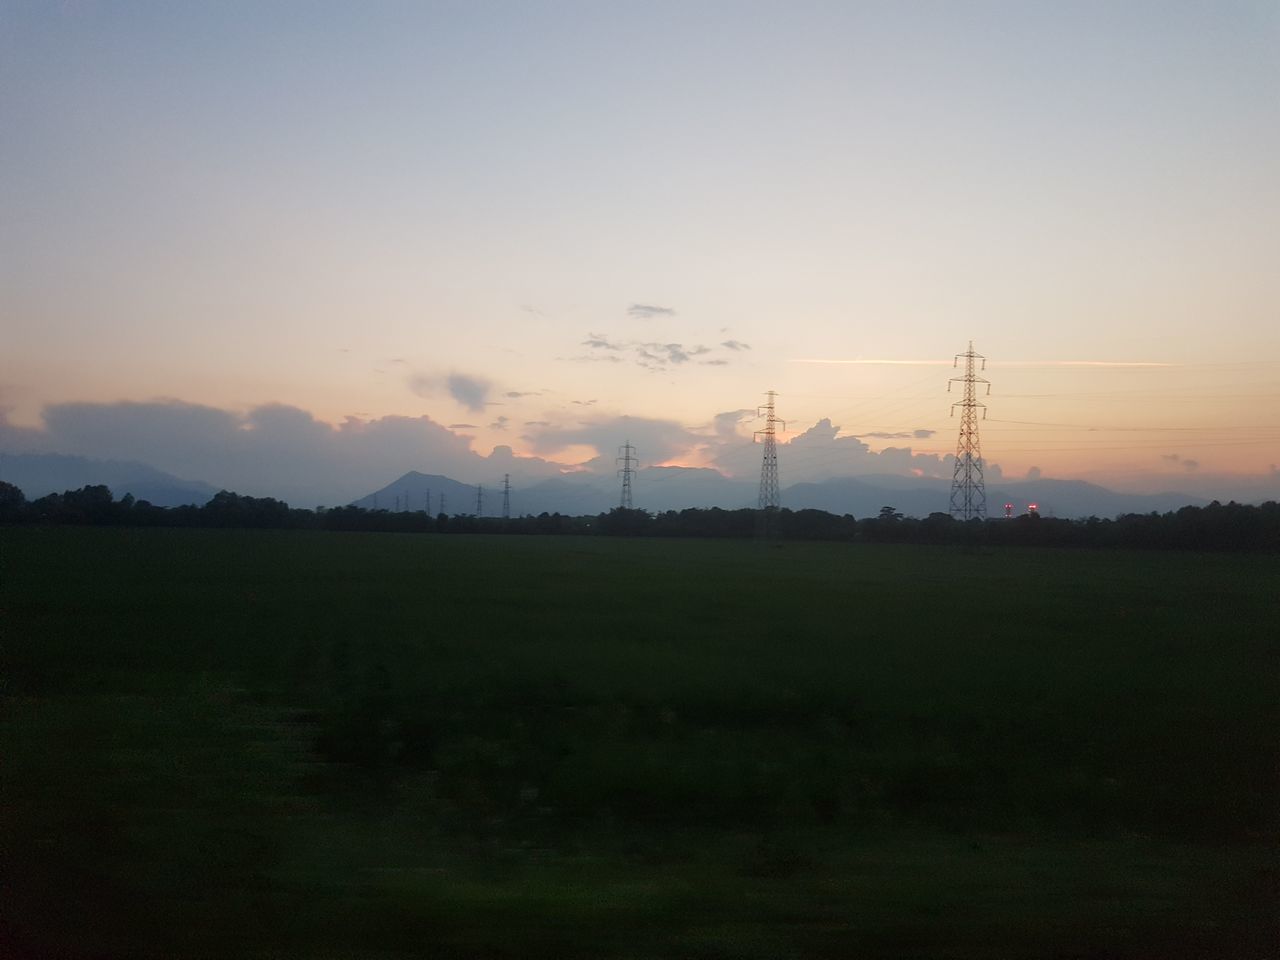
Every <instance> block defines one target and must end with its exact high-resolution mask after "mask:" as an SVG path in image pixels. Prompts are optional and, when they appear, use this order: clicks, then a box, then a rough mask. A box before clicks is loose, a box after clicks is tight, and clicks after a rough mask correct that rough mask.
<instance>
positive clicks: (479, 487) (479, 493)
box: [476, 483, 484, 517]
mask: <svg viewBox="0 0 1280 960" xmlns="http://www.w3.org/2000/svg"><path fill="white" fill-rule="evenodd" d="M483 510H484V485H483V484H479V483H477V484H476V516H477V517H478V516H480V513H481V511H483Z"/></svg>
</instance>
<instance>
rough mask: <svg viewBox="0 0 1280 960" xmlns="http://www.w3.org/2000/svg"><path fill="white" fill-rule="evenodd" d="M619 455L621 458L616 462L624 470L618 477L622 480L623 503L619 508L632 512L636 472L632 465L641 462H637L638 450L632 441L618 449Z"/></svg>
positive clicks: (616, 459) (619, 472)
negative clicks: (632, 493) (633, 478)
mask: <svg viewBox="0 0 1280 960" xmlns="http://www.w3.org/2000/svg"><path fill="white" fill-rule="evenodd" d="M618 453H619V454H621V456H619V457H616V458H615V460H614V462H615V463H620V464H622V469H621V470H619V471H618V476H620V477H621V478H622V501H621V503H620V504H619V506H620V507H622V509H623V510H630V509H632V507H633V504H632V502H631V475H632V474H633V473H635V472H636V471H635V468H634V467H633V466H632V464H634V463H639V461H638V460H636V448H635V447H633V446H632V445H631V441H630V440H628V441H627V442H626V443H624V444H623V445H622V446H620V447H619V448H618Z"/></svg>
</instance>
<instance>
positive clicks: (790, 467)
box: [702, 417, 1001, 485]
mask: <svg viewBox="0 0 1280 960" xmlns="http://www.w3.org/2000/svg"><path fill="white" fill-rule="evenodd" d="M760 455H761V453H760V446H759V444H753V443H751V442H750V441H748V440H746V439H745V438H739V437H737V436H735V435H732V434H730V435H726V434H723V433H720V432H718V433H717V436H716V438H715V439H714V440H713V441H711V442H709V443H707V444H706V445H705V446H704V447H703V449H702V459H703V460H704V461H706V462H709V463H711V464H712V465H713V466H714V467H716V468H717V469H718V470H720V471H721V472H723V473H727V474H729V475H730V476H733V477H752V476H756V475H757V474H758V473H759V471H760ZM954 463H955V458H954V456H951V455H946V456H941V455H938V454H931V453H916V452H915V451H914V450H912V449H911V448H910V447H909V446H906V447H886V448H885V449H884V450H880V451H873V450H872V449H871V448H870V446H868V445H867V443H865V442H864V441H863V440H862V439H861V438H860V437H857V436H841V435H840V428H839V426H837V425H836V424H834V423H832V422H831V420H830V419H829V418H827V417H824V418H822V419H821V420H819V421H818V422H817V423H815V424H813V425H812V426H811V427H809V428H808V429H806V430H804V431H802V432H801V433H799V434H797V435H795V436H793V437H791V438H790V439H783V440H782V441H781V442H780V444H779V447H778V470H779V473H780V475H781V478H782V482H783V484H784V485H786V484H790V483H800V482H806V481H819V480H826V479H829V478H831V477H854V476H865V475H868V474H898V475H907V474H912V475H915V476H922V477H933V478H938V479H950V478H951V475H952V472H953V467H954ZM1000 476H1001V472H1000V467H999V465H998V464H994V463H990V462H988V463H986V477H987V480H988V481H991V480H995V479H998V478H999V477H1000Z"/></svg>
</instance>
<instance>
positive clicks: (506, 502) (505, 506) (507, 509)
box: [502, 473, 511, 520]
mask: <svg viewBox="0 0 1280 960" xmlns="http://www.w3.org/2000/svg"><path fill="white" fill-rule="evenodd" d="M502 519H503V520H510V519H511V474H509V473H504V474H503V475H502Z"/></svg>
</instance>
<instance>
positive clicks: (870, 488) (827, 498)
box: [355, 467, 1206, 518]
mask: <svg viewBox="0 0 1280 960" xmlns="http://www.w3.org/2000/svg"><path fill="white" fill-rule="evenodd" d="M428 491H430V492H431V497H432V501H431V512H432V513H438V512H440V508H439V496H440V494H441V493H444V494H445V497H446V512H447V513H450V514H471V513H475V510H476V488H475V487H474V486H471V485H469V484H463V483H459V482H458V481H456V480H452V479H450V478H448V477H443V476H439V475H428V474H422V473H417V472H416V471H413V472H410V473H406V474H405V475H404V476H403V477H400V478H399V479H398V480H396V481H394V482H393V483H390V484H388V485H387V486H385V487H383V488H382V489H381V490H378V491H377V492H376V493H372V494H369V495H368V496H366V497H363V498H361V499H359V500H357V501H355V504H356V506H361V507H367V508H372V507H373V506H374V505H375V502H376V505H377V506H378V507H380V508H382V509H386V510H392V509H395V506H396V498H397V497H399V498H400V501H399V502H400V505H401V509H408V510H414V511H417V510H421V509H423V505H424V503H425V497H426V494H427V492H428ZM757 492H758V487H757V485H756V484H755V483H753V482H749V481H744V480H733V479H730V478H728V477H725V476H724V475H723V474H721V473H719V472H718V471H715V470H709V469H699V468H691V467H649V468H646V469H644V470H639V471H637V472H636V475H635V478H634V480H633V482H632V499H633V502H634V503H635V506H636V507H637V508H639V509H642V510H649V511H653V512H657V511H664V510H681V509H684V508H687V507H722V508H724V509H726V510H735V509H739V508H741V507H754V506H755V505H756V497H757ZM950 492H951V483H950V481H948V480H943V479H939V478H936V477H910V476H907V477H904V476H896V475H890V474H876V475H870V476H862V477H837V478H833V479H830V480H824V481H821V482H818V483H796V484H792V485H791V486H789V487H785V488H783V490H782V504H783V506H785V507H790V508H791V509H793V510H802V509H816V510H826V511H828V512H829V513H834V514H852V515H853V516H855V517H869V516H875V515H876V514H878V513H879V512H880V508H881V507H885V506H891V507H894V508H895V509H897V510H898V511H899V512H901V513H904V514H906V515H907V516H914V517H927V516H928V515H929V514H930V513H935V512H936V513H946V512H947V510H948V507H949V506H950ZM620 496H621V482H620V481H619V480H618V479H617V478H616V477H610V476H599V475H590V474H574V475H568V476H564V477H556V478H553V479H551V480H542V481H539V482H537V483H534V484H531V485H530V486H527V487H523V486H513V487H512V491H511V513H512V515H513V516H522V515H524V514H539V513H562V514H567V515H571V516H584V515H590V514H597V513H604V512H606V511H608V510H610V509H612V508H613V507H616V506H618V503H619V500H620ZM1205 502H1206V501H1205V500H1203V499H1201V498H1199V497H1192V496H1189V495H1187V494H1179V493H1159V494H1133V493H1117V492H1116V491H1114V490H1108V489H1106V488H1105V487H1100V486H1098V485H1097V484H1092V483H1086V482H1084V481H1082V480H1048V479H1041V480H1018V481H1004V480H1001V481H995V482H992V483H989V484H988V485H987V513H988V515H989V516H992V517H999V516H1001V515H1003V513H1004V505H1005V503H1012V504H1013V505H1014V513H1015V514H1022V513H1026V511H1027V507H1028V505H1029V504H1032V503H1034V504H1036V505H1037V507H1038V509H1039V512H1040V513H1041V514H1043V515H1044V516H1057V517H1066V518H1072V517H1088V516H1098V517H1114V516H1117V515H1118V514H1121V513H1150V512H1152V511H1155V512H1158V513H1164V512H1167V511H1170V510H1176V509H1178V508H1179V507H1183V506H1186V505H1188V504H1193V505H1201V504H1203V503H1205ZM481 512H482V513H483V514H484V515H485V516H498V515H500V514H501V512H502V491H501V489H500V488H497V487H486V488H485V491H484V502H483V506H482V511H481Z"/></svg>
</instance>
